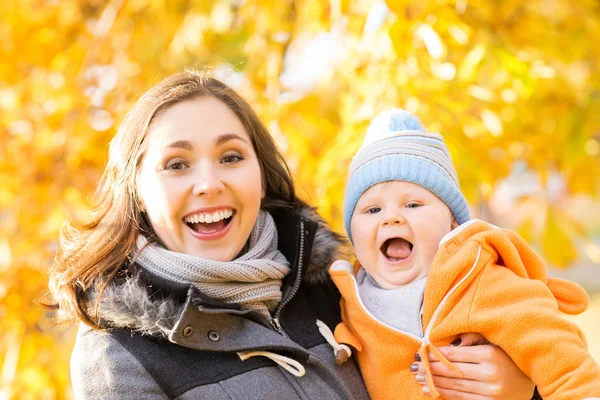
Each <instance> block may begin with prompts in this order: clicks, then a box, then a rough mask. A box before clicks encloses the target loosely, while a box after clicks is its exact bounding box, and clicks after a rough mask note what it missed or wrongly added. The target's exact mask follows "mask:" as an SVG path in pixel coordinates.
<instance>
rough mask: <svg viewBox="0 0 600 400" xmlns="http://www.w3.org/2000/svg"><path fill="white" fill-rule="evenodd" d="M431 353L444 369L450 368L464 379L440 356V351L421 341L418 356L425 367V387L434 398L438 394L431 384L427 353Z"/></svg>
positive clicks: (461, 374)
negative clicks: (427, 387)
mask: <svg viewBox="0 0 600 400" xmlns="http://www.w3.org/2000/svg"><path fill="white" fill-rule="evenodd" d="M430 351H431V352H432V353H433V354H434V355H435V356H436V357H437V358H438V359H439V360H440V362H441V363H442V364H444V365H445V366H446V367H448V368H450V369H451V370H452V371H454V372H456V373H457V374H458V375H459V376H460V377H461V378H462V377H464V375H463V373H462V372H460V370H459V369H458V368H456V366H455V365H454V364H452V363H451V362H450V361H448V359H447V358H446V357H445V356H444V355H443V354H442V352H441V351H439V350H438V348H437V347H435V346H434V345H433V344H431V342H429V341H428V340H427V339H425V338H424V339H423V344H421V348H420V349H419V355H420V356H421V361H422V362H423V366H424V367H425V377H426V379H427V386H429V389H430V390H431V397H433V398H436V397H439V396H440V393H439V392H438V391H437V389H436V388H435V385H434V383H433V376H432V374H431V364H430V363H429V352H430Z"/></svg>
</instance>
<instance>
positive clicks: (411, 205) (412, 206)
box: [406, 203, 421, 208]
mask: <svg viewBox="0 0 600 400" xmlns="http://www.w3.org/2000/svg"><path fill="white" fill-rule="evenodd" d="M417 207H421V204H419V203H407V204H406V208H417Z"/></svg>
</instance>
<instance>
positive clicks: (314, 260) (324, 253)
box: [296, 204, 348, 284]
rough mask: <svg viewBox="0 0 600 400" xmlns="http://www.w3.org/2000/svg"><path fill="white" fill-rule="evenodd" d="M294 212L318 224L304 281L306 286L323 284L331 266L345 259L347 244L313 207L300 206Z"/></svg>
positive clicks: (327, 277)
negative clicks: (338, 260)
mask: <svg viewBox="0 0 600 400" xmlns="http://www.w3.org/2000/svg"><path fill="white" fill-rule="evenodd" d="M296 212H297V213H298V214H300V215H301V216H302V217H304V218H306V219H310V220H312V221H315V222H317V223H318V224H319V227H318V228H317V232H316V233H315V239H314V241H313V244H312V253H311V257H310V264H309V265H308V268H307V270H306V274H305V275H304V279H305V281H306V283H308V284H315V283H321V282H324V281H326V280H327V279H329V274H328V271H329V267H330V266H331V264H333V262H334V261H335V260H337V259H339V258H345V256H346V255H347V254H346V253H345V252H344V249H346V248H347V245H348V242H347V240H346V239H345V238H344V237H343V236H342V235H340V234H339V233H336V232H334V231H333V230H332V229H331V227H330V226H329V224H328V223H327V222H325V220H324V219H323V218H322V217H321V216H320V215H319V213H318V212H317V209H316V208H315V207H310V206H308V205H306V204H302V206H301V208H300V209H299V210H297V211H296Z"/></svg>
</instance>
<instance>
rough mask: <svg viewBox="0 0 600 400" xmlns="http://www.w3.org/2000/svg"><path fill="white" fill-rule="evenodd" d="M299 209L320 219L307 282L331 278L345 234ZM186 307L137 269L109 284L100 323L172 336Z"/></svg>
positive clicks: (311, 211)
mask: <svg viewBox="0 0 600 400" xmlns="http://www.w3.org/2000/svg"><path fill="white" fill-rule="evenodd" d="M296 212H297V213H298V214H300V215H301V216H302V217H304V218H306V219H310V220H313V221H315V222H317V223H318V228H317V232H316V233H315V238H314V241H313V245H312V253H311V259H310V263H309V265H308V268H307V269H306V273H305V274H304V280H305V283H306V284H309V285H310V284H318V283H322V282H326V281H327V280H328V279H329V275H328V270H329V266H330V265H331V264H332V263H333V261H335V260H336V259H337V258H339V256H340V255H342V254H343V253H342V254H340V250H341V249H342V248H343V246H344V245H346V244H347V242H346V240H345V239H344V238H343V236H341V235H339V234H337V233H335V232H333V230H331V228H330V227H329V225H328V224H327V223H326V222H325V221H324V220H323V219H322V218H321V216H320V215H319V214H318V213H317V212H316V209H315V208H313V207H309V206H307V205H306V204H303V203H300V205H299V207H298V209H297V210H296ZM95 300H96V299H95V298H94V296H93V294H90V298H89V301H88V304H90V305H91V307H95ZM183 309H184V304H182V303H180V302H179V301H177V300H176V299H174V298H170V297H166V298H160V299H155V298H153V297H152V296H151V294H150V293H149V291H148V289H147V288H146V285H145V284H144V283H143V281H142V280H141V279H140V277H139V275H138V274H135V273H134V274H133V275H132V276H130V277H129V278H127V279H118V280H115V281H113V282H112V283H111V284H110V285H108V287H107V288H106V290H105V291H104V293H103V295H102V299H101V301H100V304H99V306H98V315H99V316H100V318H101V320H100V324H99V325H100V326H106V327H107V328H128V329H131V330H132V331H134V332H137V333H140V334H143V335H149V336H164V337H169V334H170V333H171V332H172V331H173V328H174V326H175V324H176V323H177V320H178V319H179V317H180V316H181V314H182V312H183Z"/></svg>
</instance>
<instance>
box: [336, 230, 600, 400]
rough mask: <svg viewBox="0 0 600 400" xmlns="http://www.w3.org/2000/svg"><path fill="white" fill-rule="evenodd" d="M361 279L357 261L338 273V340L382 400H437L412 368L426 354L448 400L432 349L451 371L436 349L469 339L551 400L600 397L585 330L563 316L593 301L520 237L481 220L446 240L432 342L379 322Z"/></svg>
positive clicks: (431, 303) (438, 269) (429, 313)
mask: <svg viewBox="0 0 600 400" xmlns="http://www.w3.org/2000/svg"><path fill="white" fill-rule="evenodd" d="M357 267H359V268H360V266H359V265H357ZM356 270H357V269H356ZM354 272H355V268H354V267H353V266H352V265H351V264H350V263H349V262H347V261H336V262H335V263H334V264H333V265H332V267H331V269H330V274H331V276H332V278H333V281H334V282H335V284H336V285H337V287H338V288H339V290H340V292H341V294H342V300H341V306H342V323H340V324H339V325H338V326H337V327H336V330H335V338H336V340H337V341H338V342H340V343H346V344H349V345H352V346H353V347H354V348H355V349H356V350H357V352H356V357H357V361H358V363H359V366H360V369H361V372H362V375H363V378H364V380H365V384H366V386H367V389H368V391H369V395H370V396H371V398H372V399H374V400H379V399H428V398H429V397H426V396H425V395H424V393H423V391H422V386H421V385H419V384H418V383H417V382H416V381H415V379H414V376H413V374H412V373H411V372H410V370H409V366H410V364H411V363H412V362H414V355H415V353H417V352H419V354H420V355H421V359H422V360H423V363H424V366H425V368H426V370H427V382H428V386H429V387H430V389H431V391H432V395H433V397H434V398H435V397H436V396H439V393H438V392H437V390H436V389H435V386H434V385H433V381H432V378H431V374H430V370H429V358H428V352H427V351H428V350H429V351H431V352H432V353H435V354H436V355H438V357H439V358H440V359H441V360H442V361H443V362H444V363H447V364H450V363H449V362H448V361H447V360H446V359H445V358H444V357H443V356H442V355H441V353H440V352H439V351H438V350H437V349H436V347H435V346H447V345H449V344H450V343H451V342H452V341H453V340H455V339H456V338H457V337H458V335H459V334H461V333H465V332H477V333H480V334H482V335H483V336H484V337H485V338H487V339H488V340H489V341H490V342H492V343H494V344H496V345H498V346H500V347H501V348H502V349H503V350H504V351H505V352H506V353H507V354H508V355H509V356H510V357H511V358H512V359H513V361H514V362H515V363H516V364H517V365H518V367H519V368H520V369H521V370H522V371H523V372H525V373H526V374H527V375H528V376H530V377H531V379H532V380H533V381H534V382H535V384H536V385H537V387H538V391H539V393H540V394H541V395H542V397H543V398H544V399H545V400H574V399H584V398H589V397H593V396H599V397H600V368H599V367H598V365H597V364H596V363H595V362H594V360H593V359H592V357H591V356H590V354H589V353H588V351H587V345H586V342H585V338H584V337H583V334H582V332H581V331H580V329H579V328H578V327H577V326H576V325H575V324H573V323H570V322H568V321H566V320H565V319H563V318H562V317H561V315H560V313H559V310H560V311H562V312H565V313H569V314H578V313H581V312H583V311H585V309H586V308H587V306H588V302H589V298H588V296H587V293H586V292H585V290H584V289H583V288H581V287H580V286H579V285H577V284H575V283H573V282H570V281H566V280H562V279H556V278H549V277H548V274H547V271H546V267H545V265H544V262H543V260H542V259H541V258H540V256H538V255H537V254H536V253H535V252H534V251H533V249H532V248H531V247H529V245H527V243H526V242H525V241H524V240H523V239H522V238H520V237H519V236H518V235H517V234H516V233H514V232H512V231H510V230H504V229H499V228H497V227H495V226H493V225H490V224H487V223H485V222H483V221H478V220H472V221H469V222H467V223H465V224H463V225H461V226H459V227H458V228H456V229H455V230H453V231H452V232H450V233H449V234H448V235H446V237H445V238H444V239H442V243H440V247H439V250H438V252H437V254H436V256H435V259H434V261H433V263H432V266H431V268H430V270H429V274H428V276H427V283H426V287H425V295H424V301H423V314H422V324H423V332H424V337H423V338H421V337H418V336H415V335H412V334H410V333H406V332H402V331H399V330H397V329H395V328H393V327H391V326H389V325H386V324H385V323H383V322H381V321H378V320H377V319H375V317H373V316H372V315H371V314H370V313H369V311H368V310H366V309H365V307H364V305H363V304H362V302H361V300H360V298H359V297H358V289H357V284H356V279H355V277H354ZM450 365H451V364H450ZM452 367H453V366H452Z"/></svg>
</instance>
